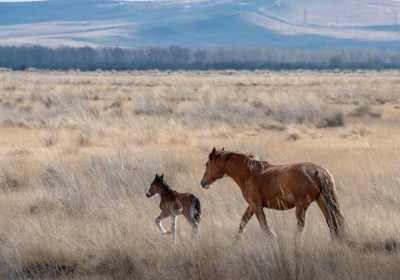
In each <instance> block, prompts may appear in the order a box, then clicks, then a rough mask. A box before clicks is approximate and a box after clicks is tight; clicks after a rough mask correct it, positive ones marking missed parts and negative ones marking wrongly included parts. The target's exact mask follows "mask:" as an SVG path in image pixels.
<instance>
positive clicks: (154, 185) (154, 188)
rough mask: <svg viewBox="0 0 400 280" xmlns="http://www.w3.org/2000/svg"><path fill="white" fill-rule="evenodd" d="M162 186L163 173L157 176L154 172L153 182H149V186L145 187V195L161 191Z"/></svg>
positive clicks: (150, 195)
mask: <svg viewBox="0 0 400 280" xmlns="http://www.w3.org/2000/svg"><path fill="white" fill-rule="evenodd" d="M164 186H165V183H164V174H162V175H161V176H158V174H156V177H154V180H153V182H151V184H150V187H149V188H148V189H147V192H146V196H147V197H152V196H153V195H155V194H157V193H158V194H159V193H161V191H162V189H163V188H164Z"/></svg>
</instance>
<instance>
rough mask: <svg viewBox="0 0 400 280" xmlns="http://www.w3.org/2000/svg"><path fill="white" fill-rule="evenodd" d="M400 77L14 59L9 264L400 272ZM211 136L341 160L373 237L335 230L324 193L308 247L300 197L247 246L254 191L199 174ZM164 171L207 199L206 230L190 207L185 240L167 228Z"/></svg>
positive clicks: (2, 169) (7, 75) (344, 192)
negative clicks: (348, 241) (89, 68)
mask: <svg viewBox="0 0 400 280" xmlns="http://www.w3.org/2000/svg"><path fill="white" fill-rule="evenodd" d="M397 77H398V76H397V73H396V72H386V73H373V72H362V73H337V74H333V73H314V72H305V73H297V72H292V73H269V72H261V73H247V72H238V73H208V72H207V73H190V72H189V73H169V74H168V73H151V72H148V73H137V72H135V73H75V72H72V73H63V72H50V73H49V72H45V73H36V72H1V73H0V81H1V86H2V88H0V99H1V102H0V103H1V111H0V119H1V120H2V122H1V123H2V125H1V126H0V132H1V135H2V137H1V139H0V156H1V161H0V242H1V246H0V278H1V279H55V278H62V279H70V278H71V279H160V278H161V279H221V278H222V279H243V278H249V279H338V278H340V279H397V278H398V275H399V273H400V270H399V267H398V263H399V260H400V258H399V256H400V255H399V254H398V252H397V249H398V248H396V247H395V246H396V245H397V243H396V242H392V240H394V241H398V240H400V238H399V234H398V230H399V226H400V220H399V211H400V208H399V202H400V192H399V191H398V188H399V186H400V181H399V179H398V177H399V171H398V163H399V161H398V158H399V156H400V149H399V148H400V146H399V143H400V142H399V141H398V140H400V127H398V117H399V116H400V114H399V113H398V110H397V109H396V108H395V107H396V106H398V104H399V99H398V98H399V97H398V95H397V94H395V92H396V91H398V89H399V88H398V87H399V86H400V83H399V78H397ZM364 107H366V108H367V110H366V109H365V108H364ZM360 108H361V109H360ZM360 112H361V113H360ZM365 112H366V113H365ZM370 112H372V113H375V112H379V113H380V116H379V117H377V116H376V115H371V114H370ZM363 131H364V132H363ZM293 135H295V136H293ZM212 146H217V147H221V146H225V148H226V149H230V150H239V151H244V152H255V153H256V154H257V155H259V156H260V157H261V158H263V159H267V160H270V161H271V162H273V163H286V162H295V161H313V162H316V163H318V164H320V165H322V166H325V167H327V168H329V169H330V171H331V172H332V173H333V174H334V175H335V178H336V181H337V188H338V194H339V199H340V202H341V207H342V209H343V213H344V215H345V218H346V220H347V223H348V227H349V230H350V234H351V238H352V240H353V241H354V242H357V243H358V244H360V248H357V249H354V248H350V247H348V246H345V245H341V244H337V243H335V242H333V241H331V240H330V237H329V232H328V228H327V226H326V224H325V222H324V219H323V216H322V214H321V213H320V211H319V209H318V207H316V206H315V205H313V206H312V207H311V208H310V210H309V211H308V213H307V217H306V229H305V231H304V234H303V244H302V245H301V246H295V242H294V234H295V230H296V220H295V215H294V213H293V211H283V212H279V211H273V210H266V214H267V218H268V222H269V224H270V225H271V226H272V227H273V228H274V229H275V231H276V232H277V234H278V239H277V240H275V241H273V240H269V239H267V238H266V237H265V236H264V235H263V234H262V231H261V230H260V229H259V226H258V224H257V222H256V220H255V219H254V220H252V221H251V222H250V224H249V226H248V228H247V229H246V232H245V235H244V238H243V240H242V242H241V243H239V244H235V243H234V242H233V240H234V239H233V238H234V236H235V234H236V231H237V229H238V226H239V221H240V217H241V215H242V214H243V211H244V210H245V208H246V203H245V202H244V200H243V198H242V196H241V194H240V191H239V189H238V188H237V187H236V186H235V184H234V182H233V181H232V180H230V179H227V178H225V179H223V180H221V181H219V182H218V183H216V184H215V185H213V186H212V188H211V189H210V190H208V191H205V190H203V189H201V188H200V184H199V180H200V178H201V176H202V172H203V171H204V170H203V169H204V162H205V160H206V159H207V154H208V152H209V151H210V149H211V148H212ZM156 172H158V173H165V175H166V179H167V181H168V182H169V183H170V184H171V186H172V187H173V188H176V189H177V190H179V191H190V192H193V193H195V194H196V195H197V196H199V197H200V200H201V202H202V207H203V218H202V222H201V224H200V234H199V237H198V239H196V240H192V239H191V230H190V226H189V225H187V224H186V222H185V221H184V220H183V219H180V220H179V221H178V242H177V244H174V243H173V242H172V240H171V238H170V237H169V236H162V235H160V234H159V232H158V229H157V227H156V225H155V224H154V218H155V217H156V216H157V215H158V214H159V209H158V198H154V199H147V198H146V197H145V195H144V193H145V189H146V187H147V186H148V184H149V183H150V181H151V180H152V178H153V176H154V174H155V173H156ZM164 224H165V225H166V226H168V224H169V222H168V220H166V221H164ZM297 245H298V244H297ZM295 252H298V254H295Z"/></svg>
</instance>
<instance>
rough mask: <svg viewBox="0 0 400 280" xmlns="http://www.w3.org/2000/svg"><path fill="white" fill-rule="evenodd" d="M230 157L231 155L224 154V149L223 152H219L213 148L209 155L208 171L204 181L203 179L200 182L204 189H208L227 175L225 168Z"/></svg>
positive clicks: (205, 173) (205, 172)
mask: <svg viewBox="0 0 400 280" xmlns="http://www.w3.org/2000/svg"><path fill="white" fill-rule="evenodd" d="M228 156H229V153H226V152H224V148H222V150H221V151H217V150H216V149H215V148H213V150H212V151H211V153H210V154H209V155H208V161H207V163H206V170H205V171H204V175H203V179H201V182H200V184H201V186H202V187H203V188H205V189H208V188H209V187H210V185H211V184H212V183H214V182H215V181H216V180H218V179H220V178H222V177H223V176H224V175H225V172H224V167H225V162H226V160H227V159H228Z"/></svg>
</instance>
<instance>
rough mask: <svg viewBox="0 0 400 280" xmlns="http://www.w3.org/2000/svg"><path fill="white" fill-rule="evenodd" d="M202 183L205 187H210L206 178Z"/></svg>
mask: <svg viewBox="0 0 400 280" xmlns="http://www.w3.org/2000/svg"><path fill="white" fill-rule="evenodd" d="M200 184H201V186H202V187H203V188H204V189H208V188H209V187H210V185H209V184H208V182H207V181H206V180H201V182H200Z"/></svg>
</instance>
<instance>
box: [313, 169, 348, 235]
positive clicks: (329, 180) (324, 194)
mask: <svg viewBox="0 0 400 280" xmlns="http://www.w3.org/2000/svg"><path fill="white" fill-rule="evenodd" d="M315 175H316V176H317V178H318V181H319V185H320V188H321V196H320V198H319V199H318V200H319V201H318V203H319V204H321V205H320V207H321V209H322V211H323V212H324V215H325V218H326V222H327V223H328V227H329V230H330V232H331V234H332V236H333V237H334V238H335V239H338V240H340V241H345V240H344V237H345V236H344V234H345V221H344V217H343V215H342V213H341V212H340V208H339V202H338V199H337V196H336V191H335V181H334V179H333V176H332V175H331V174H330V173H329V171H328V170H326V169H322V168H321V169H318V170H317V171H316V173H315Z"/></svg>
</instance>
